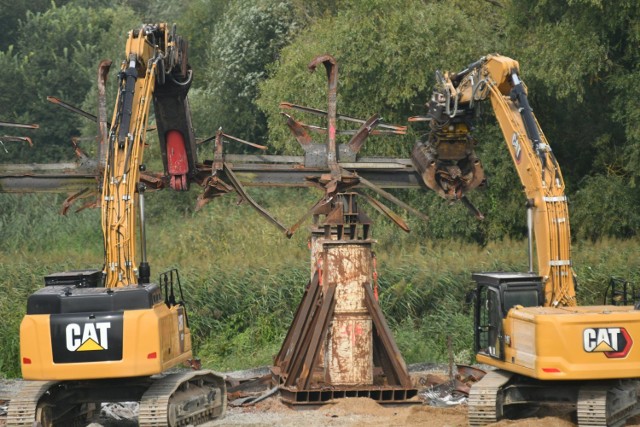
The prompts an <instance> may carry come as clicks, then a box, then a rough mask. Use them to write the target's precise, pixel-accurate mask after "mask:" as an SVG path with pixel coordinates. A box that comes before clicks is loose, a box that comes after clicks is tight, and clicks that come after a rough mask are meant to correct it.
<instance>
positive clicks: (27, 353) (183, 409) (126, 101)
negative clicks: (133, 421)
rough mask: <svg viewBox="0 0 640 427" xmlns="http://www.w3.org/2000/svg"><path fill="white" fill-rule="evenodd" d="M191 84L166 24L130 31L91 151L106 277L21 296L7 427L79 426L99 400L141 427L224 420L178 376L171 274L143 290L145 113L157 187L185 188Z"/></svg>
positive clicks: (219, 389) (177, 307)
mask: <svg viewBox="0 0 640 427" xmlns="http://www.w3.org/2000/svg"><path fill="white" fill-rule="evenodd" d="M191 79H192V72H191V70H190V68H189V66H188V61H187V42H186V41H185V40H184V39H183V38H182V37H180V36H178V35H177V34H176V31H175V26H169V25H167V24H153V25H144V26H142V27H141V28H139V29H136V30H133V31H131V32H130V33H129V36H128V40H127V44H126V57H125V60H124V61H123V63H122V67H121V70H120V72H119V74H118V85H119V93H118V97H117V101H116V106H115V109H114V114H113V118H112V122H111V126H110V128H109V129H108V130H107V132H106V133H105V137H104V138H103V140H102V141H101V144H100V147H101V148H100V153H99V160H100V162H99V164H100V170H101V171H102V180H101V184H100V185H99V187H100V200H99V204H100V206H101V210H102V229H103V233H104V245H105V263H104V268H103V270H95V271H93V270H82V271H71V272H64V273H56V274H51V275H49V276H47V277H46V278H45V284H46V285H47V286H45V287H44V288H42V289H40V290H38V291H36V292H35V293H34V294H32V295H31V296H30V297H29V298H28V302H27V313H26V316H25V317H24V319H23V321H22V324H21V327H20V358H21V367H22V375H23V377H24V379H25V381H24V384H23V387H22V388H21V389H20V390H19V391H18V392H17V393H16V394H15V396H13V398H12V399H11V403H10V406H9V409H8V416H7V425H9V426H29V427H31V426H32V425H34V423H39V425H42V426H43V427H49V426H54V425H56V426H68V425H79V424H80V423H81V422H82V420H83V419H85V418H86V417H87V415H88V414H90V412H91V411H92V410H93V409H95V407H96V404H97V403H98V402H123V401H138V402H140V406H139V425H141V426H167V425H169V426H178V425H191V424H200V423H202V422H206V421H208V420H211V419H215V418H217V417H221V416H223V415H224V412H225V409H226V389H225V382H224V379H223V378H222V377H220V376H219V375H216V374H215V373H214V372H212V371H209V370H199V371H196V370H189V369H178V368H180V367H182V366H183V365H185V364H188V362H189V361H191V360H192V359H193V356H192V346H191V334H190V330H189V325H188V317H187V310H186V307H185V304H184V300H183V296H182V288H181V287H180V282H179V276H178V274H177V271H171V272H168V273H166V274H163V275H161V277H160V281H159V283H151V282H150V268H149V264H148V262H147V259H146V250H145V246H146V237H145V233H144V190H145V186H144V185H143V184H142V183H141V182H140V172H141V171H142V170H144V164H143V152H144V147H145V143H146V132H147V125H148V116H149V111H150V108H151V103H154V104H155V117H156V122H157V128H158V134H159V140H160V144H161V151H162V155H163V162H164V166H165V175H164V177H163V179H165V180H166V181H167V182H168V185H169V186H171V187H173V188H174V189H176V190H185V189H187V187H188V182H189V178H190V176H191V175H192V174H194V173H195V161H196V158H195V156H196V150H195V138H194V136H193V130H192V127H191V121H190V120H191V119H190V113H189V105H188V101H187V97H186V95H187V91H188V89H189V86H190V84H191ZM138 215H139V223H140V230H141V233H140V239H139V241H140V242H139V243H140V246H141V247H142V251H141V252H142V260H141V263H140V264H139V265H137V264H136V252H137V250H136V246H137V245H138V239H137V238H136V221H137V216H138Z"/></svg>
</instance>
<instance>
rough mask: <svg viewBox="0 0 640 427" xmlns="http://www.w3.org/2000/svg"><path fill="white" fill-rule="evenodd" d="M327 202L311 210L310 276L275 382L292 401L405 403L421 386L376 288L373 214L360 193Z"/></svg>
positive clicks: (278, 360)
mask: <svg viewBox="0 0 640 427" xmlns="http://www.w3.org/2000/svg"><path fill="white" fill-rule="evenodd" d="M326 201H327V203H323V204H321V205H317V206H315V207H314V209H313V227H312V230H311V271H312V276H311V279H310V281H309V283H308V284H307V286H306V289H305V293H304V296H303V298H302V302H301V304H300V306H299V307H298V310H297V311H296V314H295V317H294V320H293V322H292V324H291V327H290V329H289V332H288V333H287V336H286V338H285V341H284V343H283V345H282V348H281V349H280V352H279V353H278V355H277V356H276V358H275V361H274V366H273V368H272V378H273V379H272V381H273V383H274V385H276V386H279V387H280V393H281V396H282V399H283V400H285V401H286V402H288V403H291V404H321V403H326V402H328V401H330V400H332V399H335V398H339V397H369V398H372V399H374V400H376V401H378V402H381V403H391V402H406V401H408V400H409V399H411V398H413V397H414V396H416V395H417V389H415V388H414V387H413V386H412V383H411V379H410V377H409V374H408V372H407V368H406V365H405V363H404V359H403V358H402V355H401V354H400V351H399V349H398V347H397V345H396V343H395V340H394V339H393V335H392V334H391V331H390V330H389V327H388V325H387V323H386V320H385V318H384V315H383V314H382V311H381V309H380V306H379V304H378V301H377V297H376V296H375V294H374V279H373V277H374V270H373V253H372V246H373V244H374V243H375V240H373V239H372V238H371V220H370V219H369V217H368V216H367V215H366V214H365V213H364V212H362V211H361V210H360V209H359V208H358V204H357V194H355V193H350V192H344V193H335V194H332V195H328V197H327V199H326Z"/></svg>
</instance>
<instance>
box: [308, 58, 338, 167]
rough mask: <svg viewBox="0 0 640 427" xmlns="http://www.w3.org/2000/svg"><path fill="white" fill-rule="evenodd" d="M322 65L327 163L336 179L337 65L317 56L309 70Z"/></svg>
mask: <svg viewBox="0 0 640 427" xmlns="http://www.w3.org/2000/svg"><path fill="white" fill-rule="evenodd" d="M320 63H322V64H324V66H325V68H326V70H327V79H328V82H329V90H328V97H327V103H328V105H327V118H328V125H327V129H328V130H329V132H328V136H329V139H328V140H327V163H328V165H329V169H330V170H331V175H332V176H333V177H336V176H338V175H339V173H340V171H339V170H338V165H337V149H336V114H337V113H336V111H337V107H336V105H337V98H338V64H337V63H336V60H335V58H334V57H333V56H331V55H320V56H317V57H315V58H314V59H313V61H311V63H309V70H310V71H311V72H314V71H315V69H316V67H317V66H318V64H320Z"/></svg>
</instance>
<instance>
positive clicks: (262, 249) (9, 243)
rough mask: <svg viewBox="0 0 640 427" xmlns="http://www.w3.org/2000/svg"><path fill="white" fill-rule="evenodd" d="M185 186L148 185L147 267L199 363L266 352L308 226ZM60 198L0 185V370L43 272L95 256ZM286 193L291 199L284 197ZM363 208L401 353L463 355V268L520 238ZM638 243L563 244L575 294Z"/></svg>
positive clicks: (278, 332) (304, 251)
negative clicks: (165, 283)
mask: <svg viewBox="0 0 640 427" xmlns="http://www.w3.org/2000/svg"><path fill="white" fill-rule="evenodd" d="M252 194H254V195H255V196H254V197H256V199H259V201H260V202H261V203H262V204H263V205H264V206H266V207H267V208H268V209H269V210H270V211H272V212H273V213H275V215H276V216H277V217H278V218H279V219H280V220H281V221H282V222H283V223H285V224H293V223H295V221H297V219H298V216H299V215H301V213H302V211H303V209H301V206H309V205H310V204H311V203H312V202H313V200H314V199H315V197H316V195H313V194H309V193H308V192H306V191H297V190H284V194H283V192H282V190H278V191H275V190H274V191H256V190H252ZM196 196H197V193H196V192H189V193H185V194H181V195H175V193H169V192H160V193H156V194H153V195H150V196H149V197H148V203H147V204H148V205H149V215H148V217H149V224H148V228H147V234H148V240H149V241H148V254H149V261H150V263H151V267H152V277H157V274H158V273H160V272H162V271H165V270H167V269H169V268H174V267H177V268H179V269H180V276H181V278H182V282H183V286H184V289H185V298H186V300H187V308H188V309H189V313H190V317H189V319H190V326H191V328H192V333H193V336H194V343H195V349H196V355H197V356H198V357H200V358H201V359H202V361H203V363H204V365H205V366H207V367H210V368H213V369H216V370H221V371H226V370H235V369H241V368H246V367H250V366H257V365H264V364H270V363H271V362H272V358H273V356H274V355H275V354H276V353H277V351H278V350H279V347H280V345H281V343H282V341H283V339H284V336H285V334H286V331H287V329H288V327H289V325H290V322H291V320H292V318H293V314H294V312H295V309H296V307H297V306H298V304H299V302H300V298H301V296H302V293H303V290H304V286H305V285H306V283H307V281H308V279H309V251H308V248H307V238H308V235H307V231H306V229H305V227H302V228H301V229H300V230H299V231H298V233H297V234H296V235H295V236H294V237H293V238H292V239H291V240H288V239H286V238H285V237H284V236H283V235H282V233H281V232H280V231H279V230H277V229H276V228H275V227H273V226H271V225H269V224H267V223H266V222H265V221H264V219H262V218H261V217H260V216H259V215H258V214H257V213H256V212H254V211H253V210H251V209H250V208H249V207H248V206H245V205H240V206H235V205H236V199H235V197H233V196H227V197H223V198H219V199H216V200H214V201H213V202H211V203H210V204H208V205H207V206H205V208H204V209H202V210H201V211H199V212H195V211H194V209H193V206H194V203H195V198H196ZM62 200H63V198H62V197H59V196H50V195H45V196H42V195H0V209H1V210H0V242H1V243H2V245H1V246H0V316H2V319H3V326H4V327H3V328H0V377H17V376H19V375H20V372H19V364H18V361H19V359H18V358H19V355H18V352H19V350H18V349H19V343H18V330H19V324H20V320H21V318H22V316H23V315H24V312H25V306H26V300H27V297H28V295H29V294H30V293H31V292H33V291H35V290H36V289H38V288H39V287H41V286H42V285H43V279H42V277H43V276H45V275H46V274H49V273H52V272H56V271H64V270H70V269H84V268H101V266H102V262H103V259H102V257H103V253H102V251H103V247H102V237H101V233H100V229H99V212H97V211H95V210H94V211H83V212H80V213H79V214H72V215H69V216H68V217H62V216H59V215H58V214H57V212H56V211H57V208H58V207H59V205H60V204H61V202H62ZM287 200H289V201H293V202H289V206H287V203H286V201H287ZM292 205H293V206H292ZM370 215H371V217H372V218H373V219H374V222H375V227H374V230H373V234H374V238H376V239H377V240H378V243H377V244H376V245H375V246H374V250H375V251H376V254H377V259H378V266H377V269H378V274H379V288H380V304H381V306H382V309H383V311H384V312H385V315H386V318H387V321H388V322H389V324H390V326H391V329H392V331H393V333H394V336H395V338H396V341H397V343H398V346H399V348H400V350H401V352H402V354H403V356H404V358H405V360H406V361H407V362H408V363H413V362H423V361H433V362H439V361H441V362H442V361H446V360H447V358H448V350H447V342H448V341H449V339H450V340H451V343H452V347H453V352H454V355H455V357H456V359H457V360H458V361H461V362H471V361H472V351H471V349H472V339H473V326H472V323H473V319H472V317H471V316H472V315H471V311H470V307H468V306H467V305H465V295H466V293H467V291H469V290H470V289H471V288H472V286H473V284H472V282H471V273H472V272H475V271H524V270H526V268H527V264H526V263H527V256H526V243H525V242H524V241H515V240H505V241H499V242H491V243H489V244H487V245H486V246H478V245H473V244H466V243H462V242H459V241H423V240H422V239H421V237H420V236H419V235H416V234H405V233H403V232H401V231H400V230H398V229H396V228H395V227H394V226H392V225H391V224H390V223H389V222H388V221H386V220H385V219H383V218H382V217H380V216H378V215H376V214H375V213H373V212H371V213H370ZM409 223H410V225H415V222H414V220H413V219H410V220H409ZM639 252H640V241H638V240H624V241H621V240H603V241H600V242H596V243H591V242H583V241H580V242H577V243H576V244H574V247H573V259H574V264H575V269H576V272H577V274H578V280H579V285H580V287H579V301H580V303H581V304H593V303H598V304H600V303H601V302H602V294H603V292H604V289H605V287H606V284H607V282H608V280H609V277H610V276H618V277H622V278H625V279H627V280H631V281H634V282H636V283H640V265H639V264H638V262H637V260H638V259H639V256H638V255H639V254H640V253H639Z"/></svg>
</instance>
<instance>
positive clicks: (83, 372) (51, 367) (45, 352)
mask: <svg viewBox="0 0 640 427" xmlns="http://www.w3.org/2000/svg"><path fill="white" fill-rule="evenodd" d="M147 286H148V287H152V288H155V289H158V288H157V286H155V285H147ZM57 288H60V287H57ZM119 289H124V290H126V288H119ZM52 290H55V289H45V291H48V293H49V294H51V293H53V292H51V291H52ZM92 291H95V292H93V293H94V296H96V295H99V296H98V298H107V299H108V298H110V297H109V296H108V295H109V294H108V293H106V291H105V290H104V289H95V290H92ZM100 291H103V292H104V293H101V292H100ZM59 292H60V293H59V294H58V295H56V296H60V297H61V298H63V299H64V298H65V295H64V289H59ZM70 297H73V296H70ZM153 298H154V299H155V302H154V303H153V304H151V305H152V306H151V307H150V308H136V309H130V310H122V311H119V310H116V311H100V312H98V311H96V312H95V313H94V312H89V311H86V312H79V313H73V312H71V313H69V312H66V313H60V312H58V313H53V314H27V316H25V317H24V319H23V320H22V324H21V326H20V335H21V336H22V337H29V338H30V339H28V340H27V339H23V340H21V341H20V359H21V363H22V375H23V377H24V378H25V379H28V380H81V379H83V380H86V379H99V378H121V377H136V376H147V375H154V374H159V373H161V372H163V371H165V370H167V369H169V368H171V367H173V366H176V365H178V364H180V363H183V362H185V361H187V360H188V359H191V357H192V353H191V334H190V331H189V328H188V327H187V325H186V314H185V311H184V308H183V307H182V306H180V305H174V306H172V307H170V308H169V307H168V306H167V304H165V302H164V301H163V300H161V299H160V297H159V290H158V293H157V294H153Z"/></svg>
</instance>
